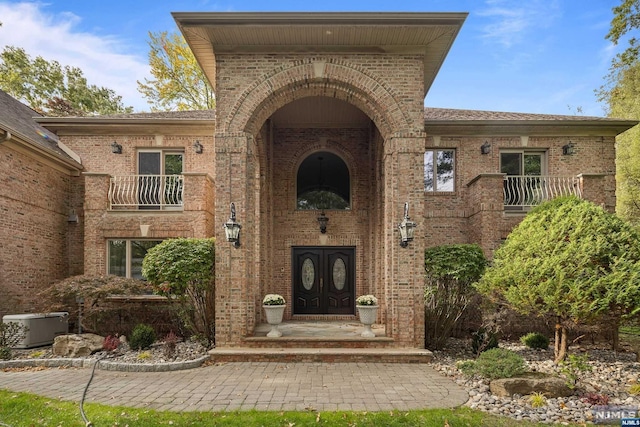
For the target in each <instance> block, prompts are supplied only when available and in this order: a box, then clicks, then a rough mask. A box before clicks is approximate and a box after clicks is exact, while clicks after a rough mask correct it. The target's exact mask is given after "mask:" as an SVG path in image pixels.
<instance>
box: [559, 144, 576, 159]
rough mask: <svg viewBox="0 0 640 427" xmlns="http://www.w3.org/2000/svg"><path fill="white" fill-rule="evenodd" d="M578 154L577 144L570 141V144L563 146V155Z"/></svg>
mask: <svg viewBox="0 0 640 427" xmlns="http://www.w3.org/2000/svg"><path fill="white" fill-rule="evenodd" d="M574 154H576V145H575V144H574V143H573V142H571V141H569V143H568V144H566V145H563V146H562V155H563V156H573V155H574Z"/></svg>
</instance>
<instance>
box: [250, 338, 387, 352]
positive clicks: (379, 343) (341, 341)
mask: <svg viewBox="0 0 640 427" xmlns="http://www.w3.org/2000/svg"><path fill="white" fill-rule="evenodd" d="M393 342H394V340H393V338H388V337H375V338H362V337H359V336H358V337H336V336H333V337H309V336H282V337H280V338H269V337H247V338H245V339H244V344H243V346H244V347H248V348H345V349H349V348H388V347H390V346H393Z"/></svg>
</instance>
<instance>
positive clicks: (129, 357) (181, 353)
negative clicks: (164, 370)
mask: <svg viewBox="0 0 640 427" xmlns="http://www.w3.org/2000/svg"><path fill="white" fill-rule="evenodd" d="M12 356H13V357H12V360H34V361H35V360H39V359H60V358H61V357H60V356H56V355H54V354H53V352H52V351H51V346H47V347H40V348H32V349H24V350H20V349H18V350H13V351H12ZM207 356H208V354H207V349H206V348H205V347H204V346H203V345H201V344H200V343H198V342H196V341H190V340H189V341H183V342H178V343H177V344H176V349H175V352H174V353H173V355H168V354H166V352H165V345H164V344H163V343H156V344H154V345H152V346H151V348H149V349H146V350H131V349H130V348H129V345H128V344H127V343H126V342H125V343H122V344H120V346H119V347H118V349H117V350H115V351H113V352H106V351H99V352H97V353H93V354H92V355H90V356H87V357H84V359H90V360H91V359H104V360H105V361H106V362H107V363H114V364H118V365H120V366H122V365H125V364H127V365H128V364H140V365H150V364H151V365H159V364H176V363H181V362H182V363H183V364H187V363H188V362H192V361H198V360H201V359H203V358H206V357H207ZM103 364H105V362H102V363H101V365H103Z"/></svg>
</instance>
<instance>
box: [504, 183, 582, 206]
mask: <svg viewBox="0 0 640 427" xmlns="http://www.w3.org/2000/svg"><path fill="white" fill-rule="evenodd" d="M503 194H504V209H505V211H509V210H513V211H521V210H527V209H529V208H531V207H532V206H536V205H539V204H540V203H542V202H545V201H547V200H551V199H554V198H556V197H560V196H571V195H573V196H578V197H582V190H581V185H580V177H577V176H531V175H508V176H505V177H504V186H503Z"/></svg>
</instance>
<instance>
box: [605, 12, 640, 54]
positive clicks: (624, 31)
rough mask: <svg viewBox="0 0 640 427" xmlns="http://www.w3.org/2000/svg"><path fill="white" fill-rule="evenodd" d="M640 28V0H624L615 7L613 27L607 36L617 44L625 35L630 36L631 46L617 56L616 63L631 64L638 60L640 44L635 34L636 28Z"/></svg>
mask: <svg viewBox="0 0 640 427" xmlns="http://www.w3.org/2000/svg"><path fill="white" fill-rule="evenodd" d="M638 28H640V0H622V3H621V4H620V6H616V7H614V8H613V19H612V20H611V28H610V29H609V33H607V35H606V38H607V40H611V42H613V44H615V45H617V44H618V43H619V42H620V40H621V39H622V38H623V37H625V36H629V40H628V43H629V46H628V47H627V48H626V49H625V50H624V52H622V53H620V54H618V55H617V56H616V58H615V59H614V64H616V63H618V64H619V65H630V64H634V63H636V62H638V53H639V48H640V46H638V39H636V37H635V36H634V35H633V32H634V30H638Z"/></svg>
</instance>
